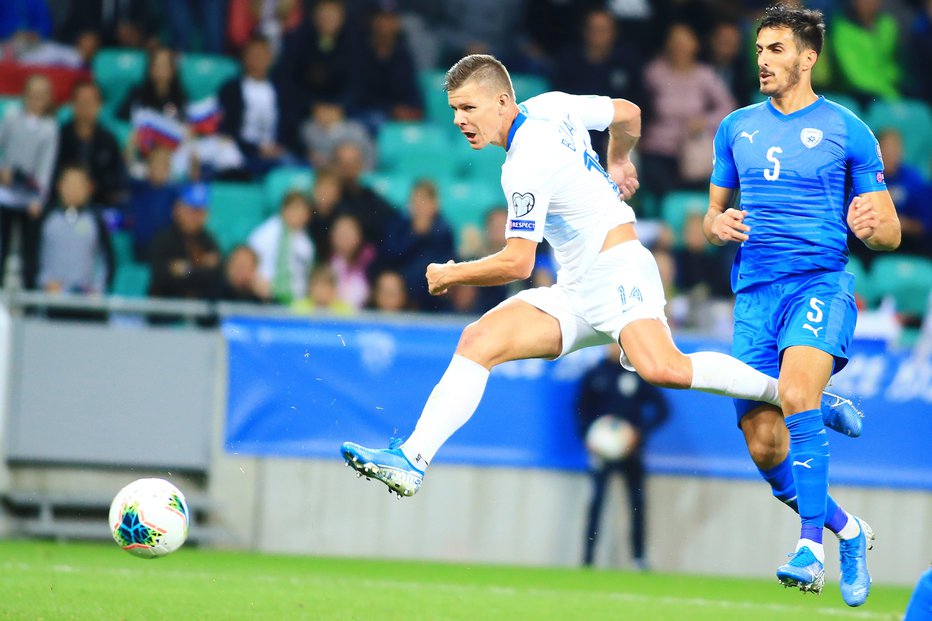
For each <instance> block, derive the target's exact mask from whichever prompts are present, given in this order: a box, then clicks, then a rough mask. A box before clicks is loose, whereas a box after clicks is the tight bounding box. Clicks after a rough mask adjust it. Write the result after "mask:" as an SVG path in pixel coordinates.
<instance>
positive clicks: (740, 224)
mask: <svg viewBox="0 0 932 621" xmlns="http://www.w3.org/2000/svg"><path fill="white" fill-rule="evenodd" d="M746 215H748V212H747V211H742V210H740V209H735V208H733V207H732V208H729V209H726V210H725V211H723V212H722V213H720V214H719V215H717V216H715V220H714V221H713V222H712V235H714V236H715V237H717V238H718V239H720V240H722V241H723V242H730V241H736V242H743V241H747V239H748V231H750V230H751V227H749V226H748V225H747V224H745V223H744V217H745V216H746Z"/></svg>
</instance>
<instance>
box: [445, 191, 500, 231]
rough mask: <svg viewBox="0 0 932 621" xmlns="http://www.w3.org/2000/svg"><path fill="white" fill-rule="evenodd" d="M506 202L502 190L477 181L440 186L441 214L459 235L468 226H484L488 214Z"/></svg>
mask: <svg viewBox="0 0 932 621" xmlns="http://www.w3.org/2000/svg"><path fill="white" fill-rule="evenodd" d="M503 202H504V198H503V196H502V192H501V190H500V189H496V188H495V187H492V186H489V185H488V184H483V183H477V182H475V181H460V180H457V181H451V182H449V183H444V184H442V185H441V186H440V213H442V214H443V217H444V218H446V220H447V222H449V223H450V226H451V227H453V229H454V231H456V233H457V239H458V238H459V233H460V232H461V231H462V230H463V229H464V228H465V227H466V226H470V225H472V226H477V227H479V228H480V229H481V228H482V226H483V220H484V219H485V214H486V212H487V211H488V210H489V209H491V208H492V207H495V206H496V205H501V204H502V203H503Z"/></svg>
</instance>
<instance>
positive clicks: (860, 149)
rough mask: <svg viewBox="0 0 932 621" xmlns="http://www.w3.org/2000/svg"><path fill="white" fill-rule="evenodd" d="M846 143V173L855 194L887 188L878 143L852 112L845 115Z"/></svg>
mask: <svg viewBox="0 0 932 621" xmlns="http://www.w3.org/2000/svg"><path fill="white" fill-rule="evenodd" d="M845 122H846V124H847V130H848V132H847V134H848V143H847V149H846V153H845V155H846V157H847V161H848V174H849V175H850V177H851V186H852V189H853V190H854V193H855V194H864V193H865V192H880V191H883V190H886V189H887V184H886V182H885V181H884V178H883V159H881V154H880V145H879V144H878V143H877V139H876V138H874V134H873V132H871V130H870V128H869V127H868V126H867V125H865V123H864V121H862V120H861V119H859V118H857V117H856V116H854V115H853V114H848V115H845Z"/></svg>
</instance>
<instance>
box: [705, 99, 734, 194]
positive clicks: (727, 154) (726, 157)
mask: <svg viewBox="0 0 932 621" xmlns="http://www.w3.org/2000/svg"><path fill="white" fill-rule="evenodd" d="M731 119H732V117H731V116H730V115H729V116H727V117H725V120H723V121H722V122H721V123H720V124H719V126H718V131H716V132H715V140H714V141H713V143H712V177H711V179H710V181H711V182H712V183H713V184H714V185H717V186H718V187H720V188H737V187H738V181H739V180H738V167H737V166H735V158H734V155H733V154H732V152H731Z"/></svg>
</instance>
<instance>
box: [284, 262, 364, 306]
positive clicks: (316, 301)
mask: <svg viewBox="0 0 932 621" xmlns="http://www.w3.org/2000/svg"><path fill="white" fill-rule="evenodd" d="M337 284H338V283H337V275H336V272H334V271H333V268H331V267H330V266H329V265H327V264H326V263H324V264H321V265H318V266H317V267H315V268H314V270H313V271H312V272H311V277H310V278H309V279H308V283H307V296H306V297H304V298H301V299H300V300H295V301H294V302H292V303H291V311H292V312H294V313H298V314H301V315H308V314H310V313H312V312H314V311H327V312H330V313H334V314H337V315H349V314H351V313H352V312H353V307H352V306H350V305H349V304H347V303H346V302H345V301H344V300H343V299H341V298H340V296H339V294H338V292H337Z"/></svg>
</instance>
